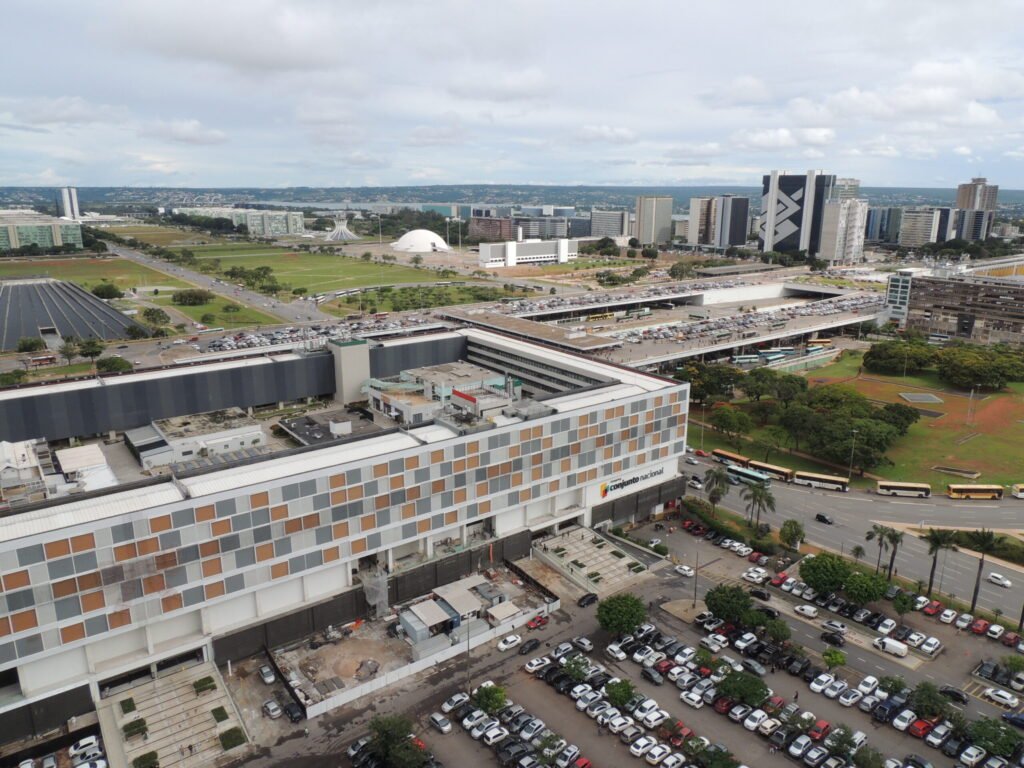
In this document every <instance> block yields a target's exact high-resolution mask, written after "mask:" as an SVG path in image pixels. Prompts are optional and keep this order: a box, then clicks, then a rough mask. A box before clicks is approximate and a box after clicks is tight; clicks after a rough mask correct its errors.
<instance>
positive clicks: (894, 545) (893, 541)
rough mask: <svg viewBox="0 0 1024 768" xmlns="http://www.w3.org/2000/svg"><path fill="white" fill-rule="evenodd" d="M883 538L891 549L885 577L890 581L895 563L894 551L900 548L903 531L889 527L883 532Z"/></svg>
mask: <svg viewBox="0 0 1024 768" xmlns="http://www.w3.org/2000/svg"><path fill="white" fill-rule="evenodd" d="M885 540H886V543H888V545H889V547H890V549H891V550H892V552H891V553H890V554H889V575H888V576H887V577H886V578H887V579H889V581H892V569H893V566H894V565H896V551H897V550H898V549H899V548H900V544H902V543H903V531H897V530H896V529H895V528H890V529H888V530H887V531H886V532H885Z"/></svg>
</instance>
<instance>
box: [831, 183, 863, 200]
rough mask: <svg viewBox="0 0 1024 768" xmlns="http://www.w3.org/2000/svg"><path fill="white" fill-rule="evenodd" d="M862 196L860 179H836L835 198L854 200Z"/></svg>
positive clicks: (833, 195) (833, 191) (833, 193)
mask: <svg viewBox="0 0 1024 768" xmlns="http://www.w3.org/2000/svg"><path fill="white" fill-rule="evenodd" d="M858 197H860V179H836V185H835V188H834V189H833V190H832V199H833V200H854V199H856V198H858Z"/></svg>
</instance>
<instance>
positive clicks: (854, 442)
mask: <svg viewBox="0 0 1024 768" xmlns="http://www.w3.org/2000/svg"><path fill="white" fill-rule="evenodd" d="M856 448H857V430H856V429H851V430H850V472H849V474H848V475H847V476H846V479H847V480H852V479H853V452H854V450H856Z"/></svg>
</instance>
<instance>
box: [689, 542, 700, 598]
mask: <svg viewBox="0 0 1024 768" xmlns="http://www.w3.org/2000/svg"><path fill="white" fill-rule="evenodd" d="M699 577H700V550H699V549H698V550H697V555H696V560H695V562H694V564H693V605H691V606H690V607H691V608H696V607H697V579H698V578H699Z"/></svg>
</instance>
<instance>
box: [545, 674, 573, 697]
mask: <svg viewBox="0 0 1024 768" xmlns="http://www.w3.org/2000/svg"><path fill="white" fill-rule="evenodd" d="M576 685H577V683H576V681H575V680H573V679H572V678H571V677H569V676H568V675H566V676H565V678H564V679H561V680H559V681H558V682H557V683H555V684H554V685H553V686H551V687H552V688H554V689H555V692H556V693H568V692H569V691H571V690H572V689H573V688H575V687H576Z"/></svg>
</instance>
